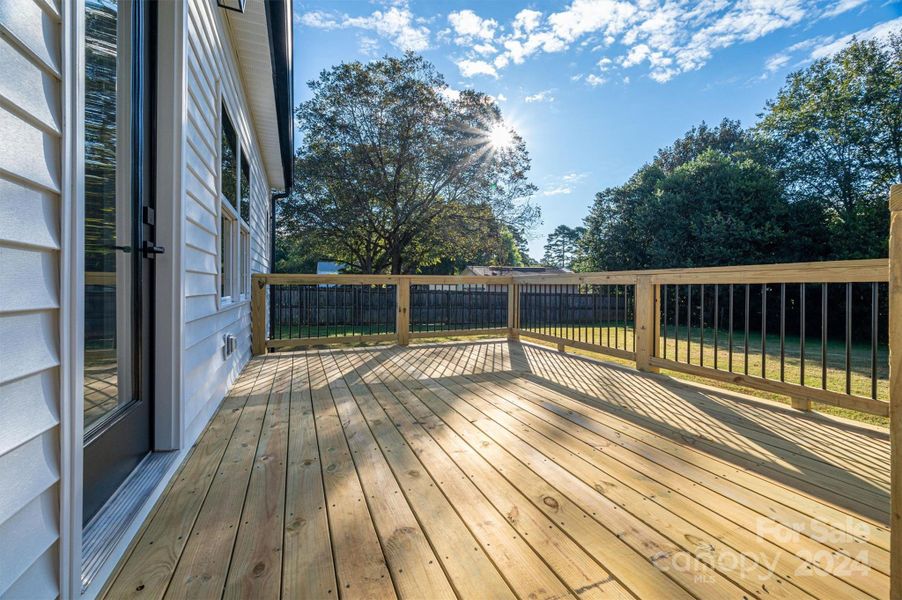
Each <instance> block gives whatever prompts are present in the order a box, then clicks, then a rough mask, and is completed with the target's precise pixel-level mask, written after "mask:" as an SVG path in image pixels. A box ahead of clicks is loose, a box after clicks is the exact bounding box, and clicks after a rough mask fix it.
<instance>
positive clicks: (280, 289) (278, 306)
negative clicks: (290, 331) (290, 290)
mask: <svg viewBox="0 0 902 600" xmlns="http://www.w3.org/2000/svg"><path fill="white" fill-rule="evenodd" d="M284 289H285V286H282V285H280V286H278V288H277V290H276V298H277V299H278V303H277V304H276V321H277V322H278V328H279V339H280V340H281V339H282V320H283V319H282V304H283V302H282V294H283V290H284Z"/></svg>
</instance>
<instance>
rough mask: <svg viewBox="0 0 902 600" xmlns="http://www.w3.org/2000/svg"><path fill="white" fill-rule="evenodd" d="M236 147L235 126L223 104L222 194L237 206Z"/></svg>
mask: <svg viewBox="0 0 902 600" xmlns="http://www.w3.org/2000/svg"><path fill="white" fill-rule="evenodd" d="M237 147H238V143H237V135H236V134H235V128H234V127H233V126H232V120H231V119H230V118H229V113H228V111H227V110H226V108H225V106H223V107H222V157H221V161H222V164H221V165H220V169H221V170H222V195H223V197H225V199H226V200H228V201H229V203H230V204H231V205H232V206H233V207H235V208H238V190H237V188H236V187H235V184H236V182H237V181H238V177H237V173H238V160H237V159H238V155H237V153H236V152H235V149H236V148H237Z"/></svg>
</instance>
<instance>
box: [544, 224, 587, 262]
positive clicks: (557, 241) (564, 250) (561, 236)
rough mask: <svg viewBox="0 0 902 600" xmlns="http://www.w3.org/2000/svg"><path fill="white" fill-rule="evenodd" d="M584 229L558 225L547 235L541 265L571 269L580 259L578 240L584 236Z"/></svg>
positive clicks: (580, 250)
mask: <svg viewBox="0 0 902 600" xmlns="http://www.w3.org/2000/svg"><path fill="white" fill-rule="evenodd" d="M585 232H586V230H585V228H584V227H567V226H566V225H558V226H557V227H556V228H555V230H554V231H552V232H551V233H549V234H548V238H547V239H546V241H545V256H544V257H542V264H544V265H546V266H549V267H558V268H560V269H571V268H573V266H574V264H575V263H577V262H578V261H580V260H581V258H582V247H581V246H580V239H581V238H582V236H583V235H584V234H585Z"/></svg>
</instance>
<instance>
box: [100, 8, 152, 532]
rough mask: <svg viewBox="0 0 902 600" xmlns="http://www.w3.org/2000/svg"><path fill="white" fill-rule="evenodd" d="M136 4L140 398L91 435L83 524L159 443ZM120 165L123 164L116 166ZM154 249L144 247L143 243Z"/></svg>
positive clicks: (136, 358) (145, 96) (147, 131)
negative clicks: (155, 425)
mask: <svg viewBox="0 0 902 600" xmlns="http://www.w3.org/2000/svg"><path fill="white" fill-rule="evenodd" d="M133 6H134V7H135V10H132V11H131V15H130V16H131V19H132V27H131V33H132V35H131V40H130V43H131V47H132V54H131V59H132V64H131V69H130V71H131V74H130V75H131V86H132V87H131V89H132V97H131V99H130V100H131V102H130V109H131V131H130V133H131V139H130V143H131V164H130V167H131V197H132V202H131V205H132V223H131V227H132V241H133V244H132V252H131V254H130V256H131V259H132V269H133V277H132V286H133V289H132V297H133V300H134V302H133V310H132V314H131V318H132V320H133V324H132V330H133V335H132V340H131V343H132V351H133V355H132V365H131V367H132V381H133V392H132V393H133V395H134V401H133V402H130V403H129V404H127V405H124V406H122V408H121V409H119V410H117V411H114V412H113V413H112V414H111V415H110V416H109V417H108V418H106V419H105V420H104V421H103V422H102V423H100V424H99V425H98V426H97V427H95V428H94V429H92V431H91V432H90V433H89V434H88V435H86V436H85V439H84V457H83V460H84V462H83V472H84V485H83V490H84V491H83V508H82V523H83V524H86V523H88V522H89V521H90V520H91V518H92V517H93V516H94V515H95V514H96V513H97V511H98V510H99V509H100V508H101V507H102V506H103V504H105V503H106V501H107V500H108V499H109V498H110V497H111V496H112V495H113V493H114V492H115V491H116V489H118V487H119V486H120V485H121V484H122V482H123V481H124V480H125V479H126V478H127V477H128V476H129V474H131V472H132V471H134V469H135V468H136V467H137V466H138V464H140V462H141V461H142V460H143V459H144V458H145V457H146V456H147V454H148V453H149V452H150V451H151V449H152V447H153V404H154V348H155V346H154V310H153V309H154V299H155V292H156V290H155V268H154V260H153V258H154V256H155V252H154V249H155V245H154V242H153V240H154V239H155V238H154V233H155V231H154V229H155V215H154V213H155V209H156V189H155V185H154V181H155V179H156V178H155V176H154V174H155V172H156V133H155V131H156V77H157V70H156V64H157V10H158V5H157V2H153V1H143V2H142V1H139V2H135V3H134V4H133ZM118 166H119V165H117V168H118ZM147 248H150V249H151V251H149V252H146V251H145V249H147Z"/></svg>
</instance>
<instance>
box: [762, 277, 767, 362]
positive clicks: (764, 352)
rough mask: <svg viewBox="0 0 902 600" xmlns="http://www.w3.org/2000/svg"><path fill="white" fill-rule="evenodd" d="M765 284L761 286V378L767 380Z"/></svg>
mask: <svg viewBox="0 0 902 600" xmlns="http://www.w3.org/2000/svg"><path fill="white" fill-rule="evenodd" d="M766 353H767V284H766V283H762V284H761V378H762V379H767V364H766V363H767V354H766Z"/></svg>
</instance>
